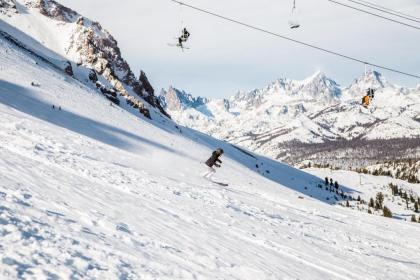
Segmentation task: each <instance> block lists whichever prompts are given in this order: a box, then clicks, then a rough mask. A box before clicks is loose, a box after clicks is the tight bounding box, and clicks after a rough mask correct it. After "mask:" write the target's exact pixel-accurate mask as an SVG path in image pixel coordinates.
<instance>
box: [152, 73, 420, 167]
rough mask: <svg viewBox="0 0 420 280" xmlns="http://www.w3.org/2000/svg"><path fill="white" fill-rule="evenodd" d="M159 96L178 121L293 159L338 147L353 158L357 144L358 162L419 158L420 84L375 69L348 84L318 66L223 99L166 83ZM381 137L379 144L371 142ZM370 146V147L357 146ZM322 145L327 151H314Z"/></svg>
mask: <svg viewBox="0 0 420 280" xmlns="http://www.w3.org/2000/svg"><path fill="white" fill-rule="evenodd" d="M368 88H374V89H376V94H375V98H374V99H373V102H372V105H371V107H370V108H369V109H365V108H363V107H362V106H361V105H360V103H361V98H362V97H363V95H364V94H365V92H366V89H368ZM186 97H187V98H186ZM160 98H161V100H162V103H163V104H164V107H165V108H166V109H167V110H168V112H169V113H170V114H171V116H172V117H173V118H174V119H175V120H176V121H178V122H179V123H181V124H183V125H186V126H188V127H191V128H194V129H197V130H200V131H202V132H205V133H208V134H210V135H212V136H214V137H217V138H219V139H223V140H227V141H229V142H231V143H235V144H239V145H241V146H243V147H247V148H249V149H251V150H253V151H256V152H259V153H262V154H265V155H267V156H270V157H272V158H276V159H282V160H287V161H288V162H290V163H299V162H301V161H303V160H313V161H315V162H316V161H317V159H319V158H322V159H324V160H325V159H326V158H333V157H334V158H336V157H337V161H340V160H342V159H343V158H342V157H341V158H340V155H339V154H341V155H344V156H345V157H347V158H348V157H349V156H348V154H349V153H351V152H354V151H357V153H358V154H363V155H364V156H365V157H364V158H363V157H361V158H360V159H359V158H358V155H357V153H353V157H354V159H355V162H357V160H359V163H360V162H362V163H363V164H364V163H365V161H367V163H368V164H369V163H371V164H372V163H376V161H378V160H384V159H387V158H388V159H389V158H390V156H391V157H392V156H394V155H398V156H399V157H400V158H404V157H411V158H420V145H419V141H420V91H419V90H418V89H409V88H404V87H400V86H397V85H393V84H391V83H390V82H388V81H387V80H386V79H385V78H384V77H383V76H382V75H381V74H380V73H378V72H375V71H368V72H367V74H366V75H364V76H362V77H361V78H359V79H357V80H355V81H354V82H353V83H352V84H351V85H350V86H348V87H341V86H339V85H338V84H337V83H336V82H334V81H333V80H332V79H330V78H328V77H327V76H326V75H325V74H323V73H321V72H317V73H315V74H314V75H313V76H311V77H309V78H307V79H305V80H303V81H294V80H290V79H279V80H277V81H275V82H274V83H273V84H271V85H269V86H267V87H265V88H263V89H259V90H254V91H251V92H239V93H238V94H236V95H235V96H233V97H232V98H230V99H226V100H212V99H204V98H194V97H192V96H191V95H188V94H187V93H185V92H182V91H179V90H177V89H174V88H170V89H169V90H168V91H164V90H163V91H162V93H161V95H160ZM185 100H200V101H201V102H193V103H191V102H185ZM174 104H177V105H176V106H174ZM376 140H380V141H379V144H378V142H370V141H376ZM394 142H398V144H397V145H395V143H394ZM337 143H339V144H337ZM367 146H371V148H369V150H368V151H361V150H360V148H362V147H367ZM340 149H341V150H340ZM324 151H329V153H326V154H323V155H322V156H320V155H317V154H316V152H320V153H321V152H324ZM332 152H335V154H333V153H332ZM392 152H393V153H394V154H391V153H392ZM350 165H351V164H350Z"/></svg>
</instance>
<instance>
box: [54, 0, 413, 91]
mask: <svg viewBox="0 0 420 280" xmlns="http://www.w3.org/2000/svg"><path fill="white" fill-rule="evenodd" d="M340 1H341V2H346V0H340ZM369 1H370V2H373V3H377V4H379V5H382V6H386V7H389V8H392V9H395V10H398V11H401V12H405V13H409V14H412V15H414V16H417V17H420V1H419V0H381V1H379V0H369ZM59 2H61V3H63V4H65V5H67V6H69V7H71V8H73V9H75V10H76V11H78V12H79V13H81V14H83V15H85V16H87V17H89V18H91V19H93V20H97V21H99V22H101V24H102V26H104V27H105V28H106V29H108V30H109V31H110V32H111V33H112V34H113V35H114V37H115V38H116V39H117V41H118V42H119V45H120V48H121V50H122V53H123V56H124V58H126V60H128V62H129V64H130V65H131V67H132V68H133V70H134V71H135V72H136V74H137V75H138V72H139V70H140V69H143V70H144V71H145V72H146V73H147V75H148V77H149V79H150V81H151V82H152V84H153V86H154V87H155V89H156V90H157V91H160V89H161V88H168V87H169V86H170V85H173V86H175V87H177V88H180V89H184V90H186V91H187V92H190V93H192V94H193V95H196V96H197V95H201V96H207V97H228V96H231V95H233V94H235V93H236V92H237V91H238V90H246V91H247V90H252V89H255V88H261V87H263V86H265V85H267V84H269V83H271V82H272V81H274V80H275V79H277V78H282V77H287V78H292V79H303V78H306V77H308V76H310V75H312V74H313V73H314V72H315V71H317V70H320V71H323V72H325V73H326V74H327V75H328V76H329V77H331V78H333V79H334V80H336V81H337V82H338V83H339V84H341V85H348V84H349V83H351V82H352V81H353V79H355V78H357V77H359V76H360V75H361V74H362V73H363V71H364V66H363V65H361V64H357V63H354V62H349V61H347V60H344V59H342V58H339V57H334V56H331V55H328V54H324V53H321V52H319V51H316V50H312V49H308V48H305V47H302V46H299V45H296V44H294V43H291V42H288V41H284V40H281V39H278V38H275V37H270V36H268V35H266V34H262V33H259V32H257V31H252V30H248V29H246V28H243V27H241V26H237V25H234V24H231V23H228V22H224V21H222V20H220V19H217V18H214V17H210V16H207V15H203V14H200V13H197V12H195V11H192V10H188V9H186V8H183V9H182V10H181V9H180V8H179V5H177V4H174V3H172V2H171V1H170V0H119V1H114V0H59ZM185 2H186V3H190V4H193V5H196V6H199V7H203V8H205V9H208V10H211V11H214V12H217V13H220V14H223V15H226V16H228V17H232V18H235V19H238V20H241V21H245V22H247V23H251V24H253V25H257V26H260V27H262V28H265V29H268V30H271V31H273V32H276V33H280V34H284V35H285V36H289V37H292V38H295V39H298V40H302V41H305V42H309V43H312V44H315V45H318V46H321V47H324V48H327V49H331V50H335V51H338V52H341V53H344V54H348V55H351V56H354V57H357V58H360V59H362V60H367V61H372V62H375V63H377V64H381V65H384V66H389V67H393V68H398V69H401V70H403V71H406V72H411V73H414V74H417V75H419V74H420V30H416V29H412V28H407V27H404V26H401V25H398V24H395V23H392V22H388V21H384V20H382V19H379V18H374V17H372V16H369V15H365V14H362V13H358V12H356V11H353V10H350V9H346V8H344V7H340V6H337V5H334V4H332V3H331V2H329V1H327V0H297V7H298V11H299V12H298V18H299V21H300V23H301V25H302V27H301V28H300V29H298V30H290V29H289V27H288V21H289V20H290V18H291V7H292V1H291V0H290V1H289V0H287V1H286V0H281V1H275V0H229V1H220V0H185ZM347 3H349V2H347ZM181 15H182V17H181ZM181 18H183V20H184V24H185V25H186V26H187V27H188V28H189V30H190V31H191V34H192V35H191V40H190V42H189V47H190V50H188V51H186V52H184V53H182V52H181V51H180V50H178V49H177V48H172V47H169V46H168V45H167V44H168V43H173V42H174V37H176V36H177V35H178V33H179V29H180V26H181ZM418 25H419V26H420V24H418ZM379 71H380V72H382V73H383V74H384V76H385V77H387V78H388V79H389V80H390V81H391V82H394V83H396V84H400V85H406V86H410V87H414V86H416V85H417V84H420V80H416V79H414V78H407V77H404V76H401V75H398V74H394V73H390V72H387V71H381V70H379Z"/></svg>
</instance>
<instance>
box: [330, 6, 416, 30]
mask: <svg viewBox="0 0 420 280" xmlns="http://www.w3.org/2000/svg"><path fill="white" fill-rule="evenodd" d="M328 1H329V2H331V3H333V4H336V5H341V6H343V7H346V8H349V9H353V10H356V11H359V12H362V13H365V14H369V15H371V16H375V17H378V18H382V19H385V20H388V21H392V22H395V23H398V24H401V25H404V26H407V27H411V28H414V29H417V30H420V27H419V26H415V25H411V24H408V23H405V22H402V21H398V20H395V19H392V18H388V17H385V16H381V15H378V14H375V13H372V12H369V11H366V10H363V9H360V8H357V7H354V6H351V5H347V4H344V3H341V2H337V1H334V0H328Z"/></svg>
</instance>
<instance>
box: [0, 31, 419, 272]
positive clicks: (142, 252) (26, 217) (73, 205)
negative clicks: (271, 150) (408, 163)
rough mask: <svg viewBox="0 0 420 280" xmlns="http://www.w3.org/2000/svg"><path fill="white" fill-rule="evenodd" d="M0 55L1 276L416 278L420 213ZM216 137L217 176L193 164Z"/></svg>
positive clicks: (28, 61)
mask: <svg viewBox="0 0 420 280" xmlns="http://www.w3.org/2000/svg"><path fill="white" fill-rule="evenodd" d="M0 54H1V55H0V65H1V68H0V119H1V120H2V121H1V122H0V275H1V276H0V278H1V279H17V278H19V279H171V280H173V279H352V280H353V279H418V276H419V275H420V255H419V254H418V252H419V250H420V245H419V242H418V236H419V234H420V225H419V224H413V223H407V222H403V221H399V220H396V219H386V218H382V217H378V216H373V215H367V214H364V213H361V212H357V211H353V210H350V209H345V208H342V207H339V206H334V205H331V204H329V203H328V202H327V201H326V200H325V199H324V197H325V193H324V192H323V191H319V190H318V189H317V188H316V187H315V186H316V185H317V184H318V183H320V182H321V181H322V180H323V179H320V178H318V177H316V176H313V175H311V174H308V173H305V172H302V171H300V170H296V169H294V168H292V167H289V166H287V165H284V164H281V163H279V162H275V161H272V160H269V159H267V158H264V157H260V156H256V155H254V154H251V153H248V152H246V151H243V150H240V149H237V148H235V147H233V146H231V145H230V144H228V143H225V142H221V141H218V140H215V139H213V138H211V137H209V136H206V135H204V134H201V133H199V132H195V131H192V130H189V129H187V128H183V127H178V128H177V127H176V125H175V124H174V123H173V122H172V121H170V120H167V119H164V118H162V119H158V120H153V121H152V120H148V119H145V118H140V117H139V116H137V115H135V114H132V113H130V112H129V111H127V110H124V109H121V108H120V107H117V106H115V105H112V104H111V105H110V103H109V101H107V100H106V99H105V98H104V97H103V96H102V95H101V94H100V93H98V92H97V91H96V90H94V89H92V88H90V87H88V86H86V85H84V84H83V83H81V82H79V81H77V80H75V79H73V78H72V77H69V76H67V75H65V74H64V73H62V72H61V71H59V70H57V69H56V68H53V67H51V65H50V64H47V63H45V62H43V61H42V60H40V59H39V58H36V57H34V56H33V55H30V54H28V52H26V51H23V50H21V49H19V48H17V47H16V46H15V45H13V44H11V43H10V42H9V41H7V40H5V39H3V38H0ZM32 82H36V85H34V86H31V83H32ZM52 105H54V106H55V109H53V108H52ZM59 106H60V107H61V110H58V109H57V108H58V107H59ZM215 147H222V148H224V149H225V151H226V155H225V156H223V158H222V160H223V161H224V163H223V167H222V168H221V169H220V170H218V172H217V175H216V176H215V180H217V181H221V182H229V186H228V187H221V186H219V185H217V184H214V183H212V182H209V181H207V180H204V179H202V178H201V177H200V175H199V174H200V173H202V172H203V171H205V168H204V166H203V164H202V163H201V162H202V161H203V160H205V159H206V158H207V157H208V156H209V154H210V152H211V151H212V149H214V148H215ZM350 183H351V182H349V185H346V186H345V190H346V192H347V193H349V194H354V193H355V192H356V190H355V189H353V186H352V185H351V184H350ZM413 187H417V188H418V185H413ZM311 196H312V197H311Z"/></svg>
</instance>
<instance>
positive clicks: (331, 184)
mask: <svg viewBox="0 0 420 280" xmlns="http://www.w3.org/2000/svg"><path fill="white" fill-rule="evenodd" d="M333 185H334V182H333V179H332V178H330V186H331V187H332V186H333Z"/></svg>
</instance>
